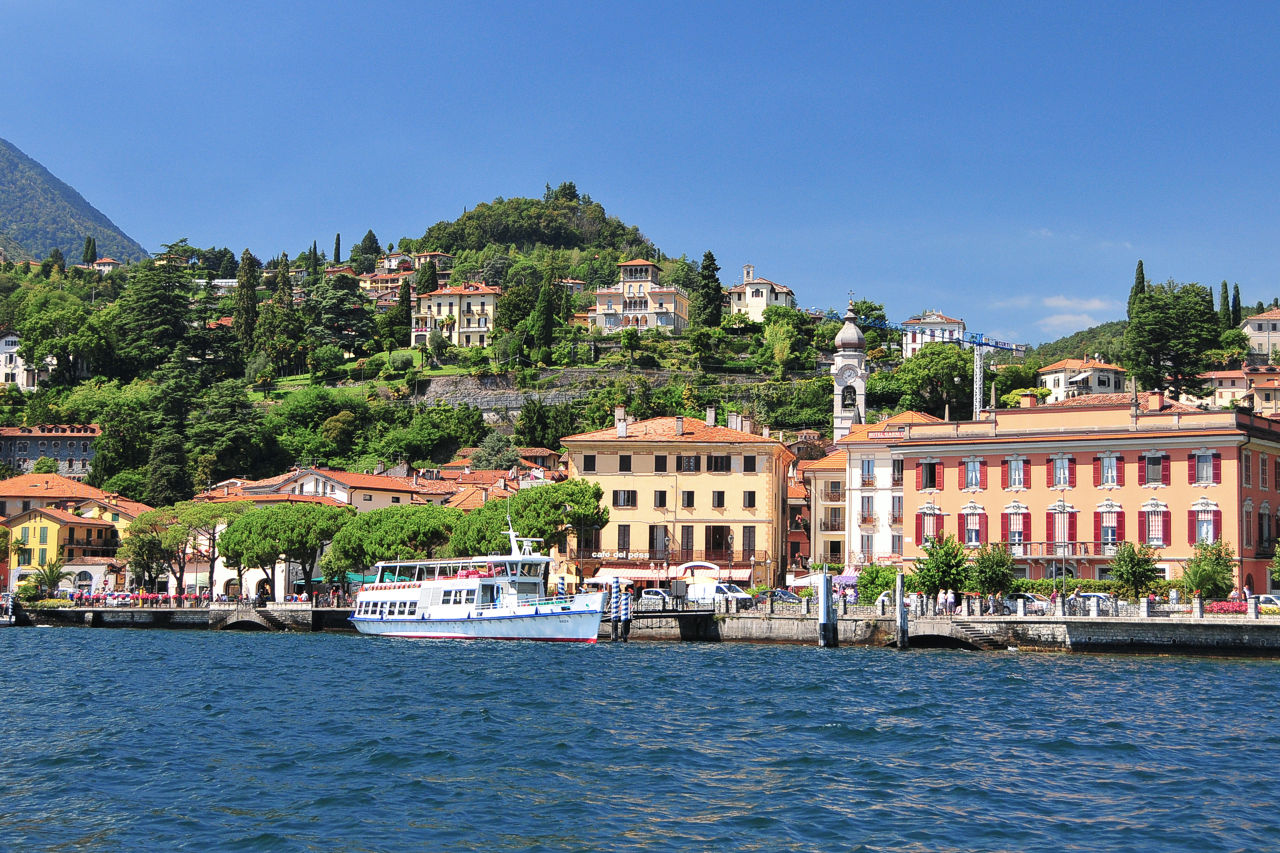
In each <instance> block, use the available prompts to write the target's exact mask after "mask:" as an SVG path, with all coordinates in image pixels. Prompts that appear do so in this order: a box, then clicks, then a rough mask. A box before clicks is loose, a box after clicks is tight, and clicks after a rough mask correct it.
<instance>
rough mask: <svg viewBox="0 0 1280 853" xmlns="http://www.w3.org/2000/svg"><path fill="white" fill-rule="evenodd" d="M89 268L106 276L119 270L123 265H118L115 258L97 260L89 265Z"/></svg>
mask: <svg viewBox="0 0 1280 853" xmlns="http://www.w3.org/2000/svg"><path fill="white" fill-rule="evenodd" d="M91 266H92V267H93V268H94V269H95V270H97V271H98V272H100V273H102V274H103V275H106V274H107V273H109V272H115V271H116V270H118V269H120V267H122V266H124V264H122V263H120V262H119V261H117V260H116V259H115V258H98V259H97V260H96V261H94V262H93V263H92V264H91Z"/></svg>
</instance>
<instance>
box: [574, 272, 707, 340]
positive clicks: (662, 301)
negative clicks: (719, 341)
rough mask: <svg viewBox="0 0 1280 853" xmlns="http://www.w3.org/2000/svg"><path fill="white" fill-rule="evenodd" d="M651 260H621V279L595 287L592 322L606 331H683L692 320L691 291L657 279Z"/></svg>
mask: <svg viewBox="0 0 1280 853" xmlns="http://www.w3.org/2000/svg"><path fill="white" fill-rule="evenodd" d="M659 272H660V268H659V267H658V265H657V264H655V263H653V262H652V261H646V260H642V259H641V260H634V261H623V262H622V263H620V264H618V283H617V284H615V285H611V286H609V287H601V288H599V289H597V290H596V305H595V312H594V313H592V314H591V315H590V320H591V323H592V325H593V326H595V327H596V328H598V329H600V330H602V331H604V332H605V333H606V334H608V333H612V332H620V331H622V330H623V329H629V328H634V329H640V330H645V329H665V330H666V331H669V332H680V331H683V330H684V327H685V326H687V325H688V324H689V294H688V293H686V292H685V291H684V288H682V287H675V286H672V285H664V284H662V283H661V282H660V281H659V280H658V276H659Z"/></svg>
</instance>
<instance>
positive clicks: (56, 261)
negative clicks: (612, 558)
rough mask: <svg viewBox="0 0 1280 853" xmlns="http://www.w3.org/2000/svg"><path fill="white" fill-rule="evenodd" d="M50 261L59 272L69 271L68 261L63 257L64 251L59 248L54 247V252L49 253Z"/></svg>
mask: <svg viewBox="0 0 1280 853" xmlns="http://www.w3.org/2000/svg"><path fill="white" fill-rule="evenodd" d="M49 260H50V261H52V262H53V268H54V269H56V270H57V271H58V272H66V271H67V259H66V258H64V257H63V256H62V250H61V249H59V248H58V247H57V246H54V247H53V250H52V251H50V252H49ZM95 260H96V259H95Z"/></svg>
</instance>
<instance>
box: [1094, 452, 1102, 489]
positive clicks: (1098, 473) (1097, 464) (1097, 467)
mask: <svg viewBox="0 0 1280 853" xmlns="http://www.w3.org/2000/svg"><path fill="white" fill-rule="evenodd" d="M1093 485H1094V486H1095V487H1097V486H1101V485H1102V457H1101V456H1095V457H1093Z"/></svg>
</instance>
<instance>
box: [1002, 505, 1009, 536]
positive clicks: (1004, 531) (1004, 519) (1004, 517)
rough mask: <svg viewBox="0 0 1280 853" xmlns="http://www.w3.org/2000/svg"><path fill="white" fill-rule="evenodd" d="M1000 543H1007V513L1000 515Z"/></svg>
mask: <svg viewBox="0 0 1280 853" xmlns="http://www.w3.org/2000/svg"><path fill="white" fill-rule="evenodd" d="M1000 541H1001V542H1008V541H1009V513H1007V512H1002V513H1000Z"/></svg>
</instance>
